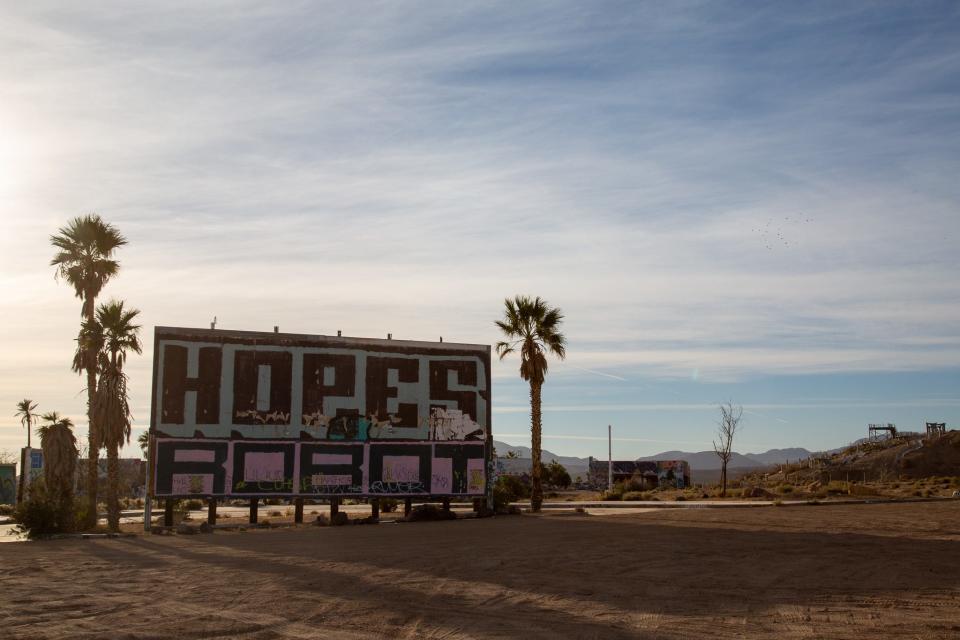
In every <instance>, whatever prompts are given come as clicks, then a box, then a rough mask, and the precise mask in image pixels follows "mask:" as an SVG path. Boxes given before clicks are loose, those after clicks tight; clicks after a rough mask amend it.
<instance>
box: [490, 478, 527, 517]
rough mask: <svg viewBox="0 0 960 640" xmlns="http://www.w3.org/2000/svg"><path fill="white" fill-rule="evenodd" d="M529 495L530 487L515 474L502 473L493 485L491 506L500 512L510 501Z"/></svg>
mask: <svg viewBox="0 0 960 640" xmlns="http://www.w3.org/2000/svg"><path fill="white" fill-rule="evenodd" d="M528 497H530V487H528V486H527V485H526V483H524V482H523V480H521V479H520V478H518V477H517V476H507V475H502V476H500V477H498V478H497V482H496V484H494V485H493V508H494V510H496V511H498V512H500V511H504V510H506V509H507V507H508V506H509V505H510V503H511V502H515V501H517V500H520V499H521V498H528Z"/></svg>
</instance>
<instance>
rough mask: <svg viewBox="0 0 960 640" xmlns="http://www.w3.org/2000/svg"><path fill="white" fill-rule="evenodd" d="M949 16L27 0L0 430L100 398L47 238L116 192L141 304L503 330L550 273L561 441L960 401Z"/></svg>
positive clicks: (694, 442) (2, 264) (797, 6)
mask: <svg viewBox="0 0 960 640" xmlns="http://www.w3.org/2000/svg"><path fill="white" fill-rule="evenodd" d="M958 42H960V7H958V6H957V4H956V3H951V2H943V3H936V2H921V3H912V4H909V5H907V4H899V3H896V4H895V3H812V2H804V3H777V4H773V5H769V6H763V5H760V4H757V3H693V2H690V3H641V2H630V3H615V2H605V3H597V4H585V3H560V2H550V3H523V4H522V5H519V6H517V5H516V3H471V4H466V3H427V2H407V3H361V4H357V3H352V4H349V5H346V4H340V3H271V4H266V3H260V4H256V3H250V4H246V3H238V2H224V3H205V4H204V5H203V6H202V7H197V6H194V4H193V3H177V2H164V3H137V4H135V5H132V4H129V3H94V4H87V5H84V6H83V7H79V6H77V5H74V4H72V3H62V4H57V3H44V2H31V3H19V4H17V5H7V6H4V7H3V8H2V9H0V59H3V60H4V64H3V65H0V217H2V221H3V223H4V229H5V230H6V232H5V233H4V234H3V237H0V285H2V288H3V291H4V295H3V296H2V298H0V406H8V407H10V411H3V412H2V415H0V450H2V449H7V450H13V449H15V448H16V447H17V446H19V444H20V442H21V440H22V439H23V436H22V429H20V428H19V425H18V423H17V422H16V421H15V420H14V418H13V417H12V415H8V414H12V413H13V405H14V403H15V402H16V400H18V399H20V398H22V397H24V396H25V395H26V396H30V397H33V398H34V399H36V400H38V401H39V402H40V403H41V408H43V409H58V410H60V411H61V412H62V413H66V414H69V415H72V416H73V417H74V419H75V420H76V421H77V422H78V424H80V425H82V428H81V429H80V431H81V432H83V431H84V430H85V420H84V419H83V413H84V406H83V396H84V394H83V383H82V381H81V379H80V378H78V377H76V376H74V375H73V374H71V373H70V372H69V369H68V364H69V361H70V355H71V352H72V344H71V340H72V337H73V336H74V335H75V331H76V322H77V319H78V314H79V307H78V305H77V303H76V301H75V300H74V299H73V298H72V294H71V293H70V292H69V290H68V289H67V288H66V287H65V286H63V285H62V284H59V283H56V282H55V281H54V280H53V277H52V273H51V270H50V268H49V267H48V265H47V262H48V261H49V258H50V253H51V252H50V250H49V247H48V244H47V237H48V236H49V235H50V234H51V233H52V232H54V231H55V230H56V228H57V227H58V226H60V225H62V224H63V223H64V222H65V221H66V220H67V219H69V218H70V217H71V216H74V215H77V214H80V213H85V212H89V211H97V212H99V213H101V214H102V215H103V216H104V217H105V218H107V219H109V220H111V221H113V222H114V223H116V224H117V225H118V226H119V227H120V228H121V229H122V230H123V232H124V233H125V234H126V235H127V236H128V237H129V239H130V246H129V247H128V248H126V249H124V251H123V252H122V254H121V256H120V259H121V261H122V262H123V265H124V267H123V273H122V275H121V276H120V277H119V278H118V279H117V280H116V281H115V282H113V283H111V284H110V285H109V287H108V289H107V291H106V292H105V294H106V297H109V296H116V297H121V298H124V299H126V300H128V302H129V304H132V305H134V306H136V307H138V308H140V309H142V310H143V319H144V324H145V325H146V326H147V327H148V329H149V328H150V327H152V326H153V325H157V324H163V325H180V326H206V325H207V324H208V323H209V322H210V320H211V319H212V317H213V316H214V315H216V316H217V317H218V318H219V320H220V323H219V326H221V327H224V328H234V329H253V330H269V329H270V328H271V327H272V326H273V325H280V327H281V329H282V330H285V331H296V332H304V333H333V332H334V331H336V330H337V329H341V330H343V332H344V334H345V335H357V336H384V335H385V334H386V333H388V332H391V333H393V335H394V336H395V337H398V338H409V339H429V340H432V339H436V338H437V337H438V336H440V335H443V336H444V337H445V339H448V340H457V341H464V342H479V343H492V342H494V341H495V340H496V339H497V336H496V333H495V331H494V327H493V325H492V321H493V319H495V318H496V317H497V316H498V314H499V309H500V306H501V305H502V299H503V298H504V297H505V296H508V295H513V294H515V293H531V294H535V295H541V296H543V297H545V298H547V299H548V300H549V301H550V302H551V303H554V304H556V305H558V306H560V307H562V308H563V309H564V311H565V312H566V314H567V320H566V324H565V327H566V333H567V336H568V338H569V341H570V349H569V358H568V360H567V361H566V362H564V363H557V364H555V365H554V366H553V367H552V368H551V374H550V377H549V380H548V383H547V387H546V389H545V394H544V401H545V403H546V405H545V424H544V430H545V436H546V438H545V446H546V447H547V448H549V449H550V450H552V451H555V452H557V453H563V454H576V455H588V454H593V455H601V454H603V453H604V452H605V448H606V447H605V442H603V441H602V440H589V439H586V440H585V439H582V438H596V437H600V438H602V437H603V436H604V434H605V427H606V425H607V424H608V423H613V424H614V425H615V428H616V433H617V436H618V438H620V440H618V442H617V443H616V450H617V454H618V455H621V456H623V457H633V456H639V455H646V454H652V453H655V452H657V451H661V450H664V449H673V448H682V449H698V448H700V449H703V448H708V447H709V442H710V439H711V434H712V432H713V430H714V421H715V417H716V414H717V411H716V408H715V405H716V403H718V402H722V401H726V400H732V401H733V402H735V403H741V404H743V405H744V407H745V409H746V410H747V411H748V412H749V413H747V414H746V419H745V423H744V427H745V430H744V433H743V439H742V442H743V446H742V447H740V446H738V448H740V449H742V450H751V451H756V450H762V449H765V448H768V447H774V446H794V445H795V446H804V447H807V448H810V449H816V448H828V447H834V446H838V445H840V444H844V443H846V442H849V441H851V440H853V439H856V438H858V437H860V436H862V435H864V434H865V432H866V424H867V423H869V422H880V421H884V422H886V421H891V422H897V423H898V424H899V425H900V426H902V427H905V428H918V427H920V426H922V423H923V421H924V420H934V419H936V420H945V421H947V422H948V423H950V424H951V425H952V426H955V425H956V424H957V423H958V422H960V389H958V383H960V328H958V327H960V322H958V320H960V290H958V285H957V283H956V274H957V273H958V266H960V264H958V263H960V259H958V252H957V245H958V239H960V233H958V232H960V183H958V181H957V178H956V176H957V175H958V174H960V172H958V169H960V150H958V145H957V143H956V141H957V140H958V139H960V83H958V81H957V78H960V45H958V44H957V43H958ZM148 336H149V331H148ZM147 346H148V351H147V353H149V348H150V346H151V345H149V340H148V345H147ZM129 367H130V373H131V376H132V382H131V386H132V389H133V390H134V398H133V400H134V411H135V417H136V419H137V425H138V427H137V428H138V429H139V428H142V427H143V426H145V425H146V422H147V420H148V416H149V406H148V404H147V403H148V397H147V396H148V392H147V390H148V388H149V383H150V380H149V377H150V358H149V357H148V356H144V357H142V358H136V359H134V360H132V361H131V363H130V365H129ZM494 375H495V382H494V433H495V435H496V436H497V437H498V438H501V439H504V440H508V441H511V442H515V443H522V442H524V438H525V436H524V435H523V434H525V433H526V429H527V426H526V424H527V416H526V413H525V402H526V397H527V396H526V391H525V389H524V388H523V386H522V384H521V383H520V382H519V380H517V379H516V363H509V362H508V363H504V364H502V365H498V366H497V367H495V370H494ZM3 416H8V417H3ZM505 434H518V435H515V436H513V435H511V436H508V435H505Z"/></svg>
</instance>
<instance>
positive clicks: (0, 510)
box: [0, 504, 14, 516]
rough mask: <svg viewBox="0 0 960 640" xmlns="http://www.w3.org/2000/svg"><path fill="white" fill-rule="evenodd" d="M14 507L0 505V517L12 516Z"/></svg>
mask: <svg viewBox="0 0 960 640" xmlns="http://www.w3.org/2000/svg"><path fill="white" fill-rule="evenodd" d="M13 511H14V506H13V505H12V504H0V516H9V515H13Z"/></svg>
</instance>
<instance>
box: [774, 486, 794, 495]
mask: <svg viewBox="0 0 960 640" xmlns="http://www.w3.org/2000/svg"><path fill="white" fill-rule="evenodd" d="M777 493H780V494H781V495H787V494H790V493H793V485H792V484H781V485H780V486H779V487H777Z"/></svg>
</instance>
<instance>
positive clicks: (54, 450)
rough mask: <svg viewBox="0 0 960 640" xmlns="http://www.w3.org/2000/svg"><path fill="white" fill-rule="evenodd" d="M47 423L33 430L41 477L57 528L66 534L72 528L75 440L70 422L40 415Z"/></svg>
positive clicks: (58, 415)
mask: <svg viewBox="0 0 960 640" xmlns="http://www.w3.org/2000/svg"><path fill="white" fill-rule="evenodd" d="M42 419H43V420H44V421H45V422H46V423H47V424H45V425H43V426H41V427H40V428H39V429H37V435H39V436H40V447H41V448H42V449H43V477H44V481H45V482H46V485H47V490H48V491H49V492H50V494H51V495H52V496H54V500H55V502H56V505H57V518H58V523H57V528H58V530H60V531H69V530H70V529H72V528H73V525H74V516H73V482H74V477H75V474H76V471H77V456H78V455H79V453H78V451H77V438H76V437H75V436H74V435H73V421H72V420H70V418H63V417H61V416H60V414H59V413H57V412H56V411H51V412H50V413H45V414H43V417H42Z"/></svg>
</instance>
